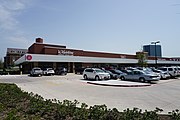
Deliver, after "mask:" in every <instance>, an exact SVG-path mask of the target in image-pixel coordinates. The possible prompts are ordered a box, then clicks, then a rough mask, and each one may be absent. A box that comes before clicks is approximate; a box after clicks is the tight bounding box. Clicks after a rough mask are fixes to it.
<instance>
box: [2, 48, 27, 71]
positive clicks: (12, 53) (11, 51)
mask: <svg viewBox="0 0 180 120" xmlns="http://www.w3.org/2000/svg"><path fill="white" fill-rule="evenodd" d="M27 52H28V50H27V49H19V48H7V52H6V56H5V57H4V67H5V68H8V67H11V66H13V65H14V62H15V61H16V60H17V59H19V58H20V57H22V56H23V55H24V54H26V53H27Z"/></svg>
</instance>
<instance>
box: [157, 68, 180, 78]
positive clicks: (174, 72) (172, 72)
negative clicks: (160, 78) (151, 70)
mask: <svg viewBox="0 0 180 120" xmlns="http://www.w3.org/2000/svg"><path fill="white" fill-rule="evenodd" d="M158 69H159V70H162V71H165V72H167V73H168V74H169V75H170V77H171V78H174V77H176V76H177V70H176V69H175V68H174V67H159V68H158Z"/></svg>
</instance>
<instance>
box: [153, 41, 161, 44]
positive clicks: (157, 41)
mask: <svg viewBox="0 0 180 120" xmlns="http://www.w3.org/2000/svg"><path fill="white" fill-rule="evenodd" d="M156 43H160V41H155V42H151V44H156Z"/></svg>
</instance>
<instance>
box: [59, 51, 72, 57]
mask: <svg viewBox="0 0 180 120" xmlns="http://www.w3.org/2000/svg"><path fill="white" fill-rule="evenodd" d="M58 55H70V56H72V55H74V52H72V51H69V50H58Z"/></svg>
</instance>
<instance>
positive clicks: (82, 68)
mask: <svg viewBox="0 0 180 120" xmlns="http://www.w3.org/2000/svg"><path fill="white" fill-rule="evenodd" d="M84 69H85V68H84V67H79V68H75V74H81V75H82V74H83V71H84Z"/></svg>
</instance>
